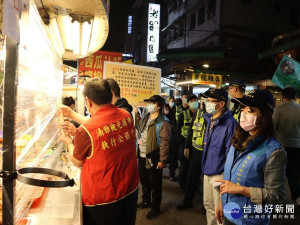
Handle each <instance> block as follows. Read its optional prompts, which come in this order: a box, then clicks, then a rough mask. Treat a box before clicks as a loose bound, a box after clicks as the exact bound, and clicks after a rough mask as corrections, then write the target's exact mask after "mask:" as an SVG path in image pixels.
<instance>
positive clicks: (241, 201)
mask: <svg viewBox="0 0 300 225" xmlns="http://www.w3.org/2000/svg"><path fill="white" fill-rule="evenodd" d="M279 148H282V146H281V145H280V144H279V142H278V141H277V140H275V139H274V138H268V139H267V140H265V141H264V142H263V143H262V144H260V145H259V146H258V147H254V146H253V142H251V143H250V144H249V146H248V148H247V149H246V150H245V151H244V152H243V153H242V154H241V155H239V156H238V153H239V152H238V151H236V150H235V148H234V147H233V146H231V148H230V150H229V153H228V156H227V160H226V163H225V167H224V180H229V181H231V182H233V183H235V184H237V185H241V186H246V187H261V188H262V187H264V167H265V165H266V163H267V160H268V158H269V156H270V154H271V153H272V152H273V151H275V150H276V149H279ZM228 202H234V203H236V204H238V205H239V206H240V209H241V211H242V216H241V218H240V219H229V220H230V221H231V222H233V223H235V224H238V225H242V224H264V225H265V224H269V223H270V219H269V218H268V214H267V213H265V206H264V205H263V206H262V213H254V205H257V204H254V203H253V202H251V199H250V198H248V197H247V196H244V195H240V194H239V195H237V194H224V195H223V196H222V205H223V208H224V206H225V205H226V204H227V203H228ZM244 207H245V208H244ZM246 208H248V209H246ZM249 208H251V213H250V212H249ZM244 212H247V213H244ZM244 215H247V216H248V218H244ZM257 215H260V218H256V217H255V216H257ZM261 215H265V218H261ZM252 216H253V218H252ZM227 219H228V218H227Z"/></svg>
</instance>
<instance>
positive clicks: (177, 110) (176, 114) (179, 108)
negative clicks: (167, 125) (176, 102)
mask: <svg viewBox="0 0 300 225" xmlns="http://www.w3.org/2000/svg"><path fill="white" fill-rule="evenodd" d="M175 109H176V111H175V117H176V122H177V121H178V116H179V114H180V113H182V106H181V105H180V106H175Z"/></svg>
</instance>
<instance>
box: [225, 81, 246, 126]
mask: <svg viewBox="0 0 300 225" xmlns="http://www.w3.org/2000/svg"><path fill="white" fill-rule="evenodd" d="M245 89H246V83H245V82H244V81H243V80H238V79H232V80H231V81H230V83H229V86H228V94H229V95H230V96H231V97H232V98H242V97H243V96H244V95H245ZM231 112H232V116H233V117H234V118H235V119H236V121H237V122H239V118H240V114H241V107H240V104H237V103H235V104H234V105H233V107H232V109H231Z"/></svg>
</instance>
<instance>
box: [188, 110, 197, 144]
mask: <svg viewBox="0 0 300 225" xmlns="http://www.w3.org/2000/svg"><path fill="white" fill-rule="evenodd" d="M196 116H197V111H196V113H194V115H193V119H192V122H191V124H190V126H189V130H188V134H187V138H186V140H185V148H187V149H191V148H192V139H193V129H192V128H193V125H194V121H195V119H196Z"/></svg>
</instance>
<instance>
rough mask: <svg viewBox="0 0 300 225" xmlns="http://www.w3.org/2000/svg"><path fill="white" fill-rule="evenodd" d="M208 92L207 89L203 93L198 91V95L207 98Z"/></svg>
mask: <svg viewBox="0 0 300 225" xmlns="http://www.w3.org/2000/svg"><path fill="white" fill-rule="evenodd" d="M208 93H209V91H206V92H204V93H200V94H199V95H200V97H202V98H207V95H208Z"/></svg>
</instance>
